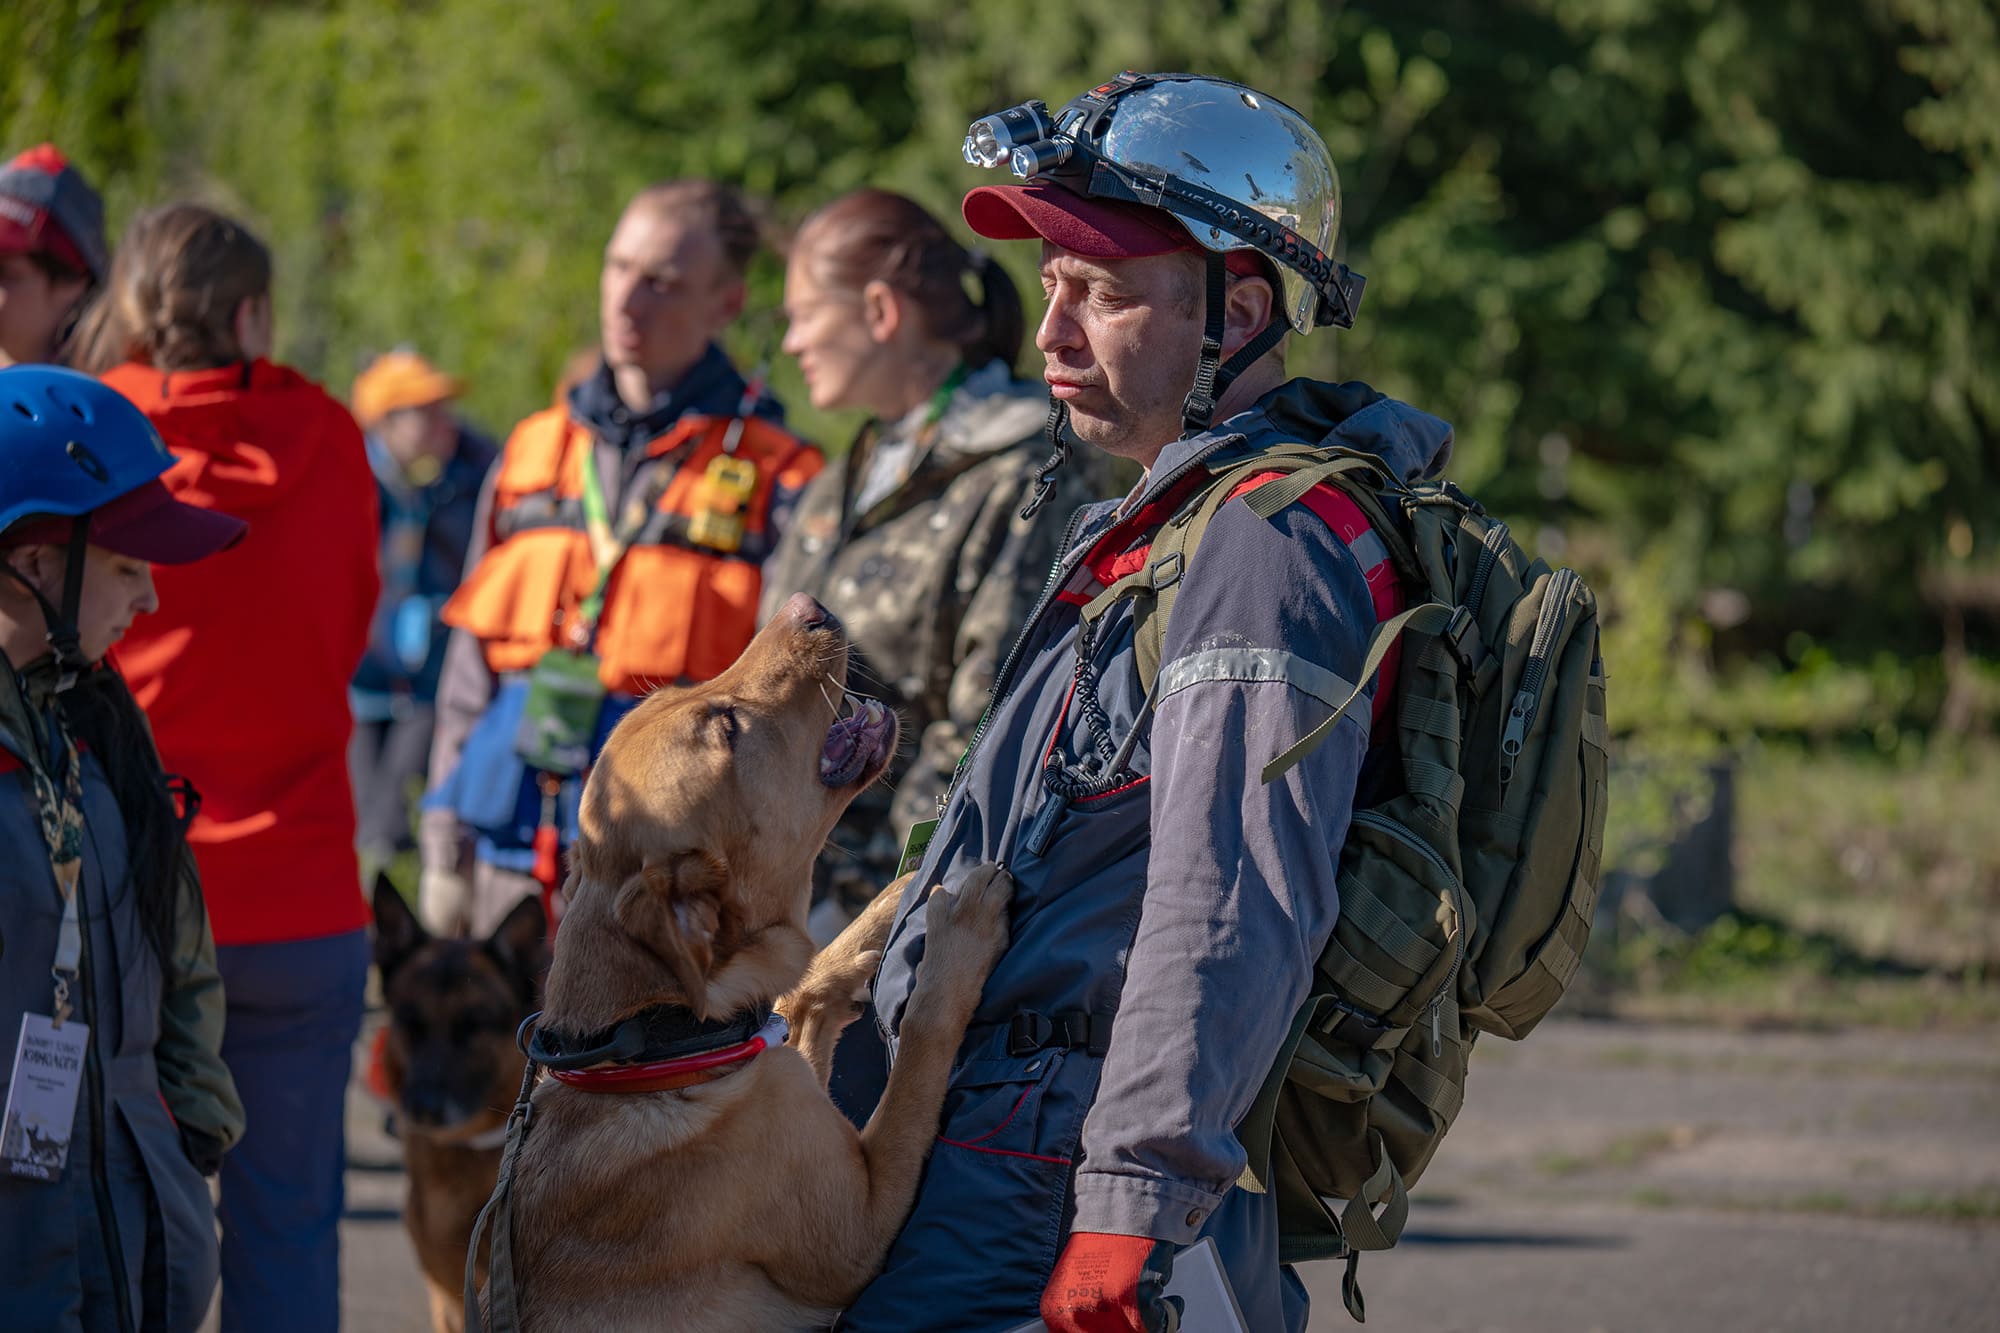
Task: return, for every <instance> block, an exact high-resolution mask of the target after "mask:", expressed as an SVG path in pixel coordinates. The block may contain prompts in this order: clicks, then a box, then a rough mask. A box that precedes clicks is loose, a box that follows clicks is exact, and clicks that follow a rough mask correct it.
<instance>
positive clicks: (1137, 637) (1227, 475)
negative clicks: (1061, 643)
mask: <svg viewBox="0 0 2000 1333" xmlns="http://www.w3.org/2000/svg"><path fill="white" fill-rule="evenodd" d="M1308 461H1309V459H1308V457H1307V456H1304V455H1300V454H1296V453H1293V452H1291V451H1290V450H1288V449H1286V450H1283V451H1282V452H1280V451H1275V450H1274V451H1272V452H1270V453H1262V454H1258V455H1256V456H1255V457H1252V458H1249V459H1245V460H1244V461H1242V462H1239V463H1236V464H1234V465H1232V466H1229V467H1227V468H1225V469H1224V470H1222V471H1220V472H1217V473H1216V474H1215V475H1214V476H1213V477H1212V478H1210V480H1209V483H1208V485H1206V486H1204V487H1202V489H1201V490H1200V491H1198V492H1197V493H1196V494H1195V495H1194V496H1193V497H1192V498H1191V499H1190V500H1189V501H1188V502H1187V504H1185V505H1183V506H1182V507H1181V509H1180V511H1179V512H1178V513H1176V514H1175V515H1174V516H1173V517H1172V518H1170V519H1168V520H1167V522H1166V524H1165V525H1164V526H1163V527H1161V529H1160V530H1159V532H1158V533H1157V534H1155V535H1154V537H1153V549H1152V553H1151V557H1150V558H1149V559H1148V560H1147V561H1146V564H1145V566H1144V567H1143V568H1141V569H1139V570H1138V571H1136V572H1135V573H1133V574H1129V575H1127V576H1126V577H1125V578H1123V579H1120V580H1119V581H1118V582H1117V583H1114V584H1113V585H1112V586H1111V587H1109V588H1106V589H1105V590H1104V591H1103V592H1101V593H1099V594H1098V595H1097V597H1096V599H1094V600H1093V602H1092V606H1097V603H1098V602H1102V603H1103V604H1104V605H1103V606H1101V607H1098V608H1097V614H1099V615H1102V614H1103V613H1104V611H1105V610H1108V609H1109V608H1110V604H1111V603H1112V602H1115V601H1117V600H1118V598H1119V597H1120V596H1123V595H1126V590H1124V589H1123V588H1122V585H1124V584H1126V583H1127V582H1129V581H1131V580H1141V581H1142V582H1143V583H1144V592H1146V593H1150V597H1149V598H1147V600H1144V601H1141V602H1139V603H1137V604H1136V605H1135V606H1134V608H1133V612H1134V623H1133V627H1132V652H1133V656H1134V657H1135V658H1136V659H1137V663H1138V668H1139V684H1140V687H1141V688H1142V689H1144V690H1145V692H1146V693H1147V694H1148V695H1149V696H1150V695H1151V694H1152V692H1153V682H1154V681H1156V680H1158V679H1159V675H1160V665H1161V659H1162V658H1163V657H1164V656H1165V655H1166V648H1167V619H1168V617H1169V616H1170V615H1171V614H1172V613H1173V609H1174V599H1175V598H1176V597H1177V596H1178V595H1179V593H1180V581H1181V577H1182V576H1183V575H1184V574H1186V573H1187V565H1188V561H1189V560H1191V559H1192V558H1193V557H1194V552H1195V548H1196V547H1197V546H1199V545H1201V539H1202V536H1203V534H1205V533H1206V532H1207V531H1208V525H1209V524H1210V523H1211V522H1213V521H1214V519H1215V516H1216V514H1217V513H1218V512H1219V511H1220V510H1221V508H1222V506H1223V505H1225V504H1228V503H1229V500H1230V497H1231V496H1233V495H1235V494H1236V491H1237V488H1238V487H1240V486H1241V485H1242V484H1243V483H1244V482H1246V481H1249V480H1250V479H1251V478H1252V477H1256V476H1260V475H1263V474H1265V473H1270V472H1291V471H1292V470H1293V469H1294V468H1298V467H1302V466H1305V465H1306V463H1307V462H1308ZM1275 484H1276V483H1271V482H1267V483H1266V486H1270V485H1275ZM1258 489H1259V490H1262V489H1265V487H1259V488H1258ZM1251 493H1252V494H1253V495H1254V494H1256V492H1255V491H1253V492H1251ZM1090 614H1091V607H1086V608H1084V615H1085V616H1086V617H1088V616H1090Z"/></svg>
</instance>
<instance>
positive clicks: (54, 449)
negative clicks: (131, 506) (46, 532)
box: [0, 366, 174, 532]
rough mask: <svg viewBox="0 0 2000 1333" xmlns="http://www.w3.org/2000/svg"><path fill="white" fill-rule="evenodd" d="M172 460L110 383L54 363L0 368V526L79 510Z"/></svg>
mask: <svg viewBox="0 0 2000 1333" xmlns="http://www.w3.org/2000/svg"><path fill="white" fill-rule="evenodd" d="M173 465H174V456H173V455H172V454H171V453H168V452H167V446H166V443H165V442H164V441H163V440H161V439H160V432H159V431H157V430H155V429H153V423H152V422H150V421H148V420H146V414H145V413H144V412H141V411H140V410H139V409H138V408H137V407H135V406H134V405H133V403H132V401H131V399H129V398H127V397H126V396H125V395H124V394H122V393H120V392H118V391H117V390H116V389H114V388H112V387H111V386H110V385H108V384H100V383H99V382H98V381H96V380H94V379H92V378H90V376H88V375H83V374H79V373H78V372H76V371H74V370H65V369H63V368H62V367H60V366H11V367H9V368H8V369H6V370H0V478H4V480H0V532H4V531H6V530H7V529H8V528H11V527H13V526H14V524H15V523H17V522H19V521H20V520H22V519H24V518H28V517H30V516H33V515H60V516H63V517H72V516H74V515H77V514H87V513H89V512H90V511H91V510H93V509H97V508H100V507H102V506H104V505H107V504H109V503H111V502H112V501H113V500H116V499H117V498H118V497H119V496H121V495H124V494H126V493H128V492H130V491H135V490H137V489H138V488H139V487H141V486H143V485H145V484H146V483H147V482H149V481H152V480H153V479H154V478H156V477H158V476H159V475H160V474H161V473H163V472H165V471H166V470H167V469H168V468H170V467H172V466H173Z"/></svg>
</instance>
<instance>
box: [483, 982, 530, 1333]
mask: <svg viewBox="0 0 2000 1333" xmlns="http://www.w3.org/2000/svg"><path fill="white" fill-rule="evenodd" d="M540 1017H541V1015H540V1014H538V1013H537V1014H530V1015H529V1016H528V1017H527V1018H525V1019H523V1020H521V1026H520V1027H519V1028H518V1029H516V1031H515V1033H514V1042H515V1044H516V1045H517V1046H519V1047H520V1048H521V1053H522V1054H523V1055H527V1057H528V1067H527V1069H526V1070H524V1071H523V1072H522V1074H521V1095H520V1096H519V1097H517V1098H516V1099H515V1101H514V1109H513V1110H512V1111H509V1112H508V1113H507V1147H506V1150H505V1151H504V1152H502V1153H501V1154H500V1176H499V1178H498V1179H497V1180H496V1181H495V1182H494V1184H493V1197H492V1198H490V1199H488V1200H487V1201H486V1206H485V1207H484V1208H482V1209H480V1210H479V1220H478V1221H476V1222H474V1223H473V1224H472V1243H471V1244H469V1245H467V1246H466V1247H465V1326H466V1328H468V1329H472V1330H484V1333H520V1330H521V1307H520V1293H519V1292H518V1291H517V1290H516V1289H515V1286H514V1198H513V1196H514V1164H515V1163H516V1162H518V1161H519V1160H520V1157H521V1145H522V1144H523V1143H524V1142H526V1141H527V1138H528V1130H529V1128H530V1127H532V1126H533V1124H534V1121H535V1106H534V1101H533V1098H534V1094H535V1080H536V1077H537V1076H538V1075H540V1073H541V1072H542V1067H541V1065H540V1063H538V1062H537V1061H536V1059H535V1057H534V1056H533V1055H528V1035H527V1034H528V1025H529V1024H531V1023H533V1022H534V1021H535V1020H536V1019H537V1018H540ZM489 1222H490V1223H492V1225H493V1250H492V1254H491V1255H490V1257H489V1259H488V1262H487V1265H486V1309H485V1310H481V1309H480V1308H479V1242H480V1240H481V1239H482V1238H483V1237H484V1236H485V1234H486V1226H487V1224H488V1223H489Z"/></svg>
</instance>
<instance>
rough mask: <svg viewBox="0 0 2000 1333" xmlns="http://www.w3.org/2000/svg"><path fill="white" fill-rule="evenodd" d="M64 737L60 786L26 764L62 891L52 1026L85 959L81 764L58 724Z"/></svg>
mask: <svg viewBox="0 0 2000 1333" xmlns="http://www.w3.org/2000/svg"><path fill="white" fill-rule="evenodd" d="M56 732H57V735H58V737H59V738H60V740H61V741H62V757H63V759H64V761H65V765H66V768H65V771H64V774H63V782H62V787H61V789H60V790H58V789H57V787H56V782H55V779H54V778H53V777H51V776H50V775H49V774H47V773H45V772H43V771H42V769H41V768H40V767H39V766H38V765H33V764H31V765H29V771H30V772H31V773H32V775H33V778H34V785H35V805H36V808H37V811H38V812H39V814H40V816H41V820H40V822H41V826H42V841H44V842H45V843H47V844H48V852H49V869H50V870H52V871H54V872H55V877H56V892H57V893H59V894H61V895H62V900H63V915H62V925H61V927H60V928H59V929H58V931H57V933H56V956H55V961H54V963H52V964H51V965H50V967H49V976H50V977H51V979H53V980H54V982H55V1014H54V1018H55V1026H57V1027H61V1026H62V1025H63V1020H64V1019H66V1018H68V1017H69V1015H70V1002H69V992H70V987H71V985H72V984H73V983H74V982H75V981H76V977H77V971H78V969H79V967H80V966H81V965H82V960H83V931H82V929H81V927H80V926H79V925H78V922H77V901H76V900H77V892H76V889H77V882H78V880H79V879H80V878H81V877H82V874H83V779H82V776H81V775H82V772H83V765H82V763H81V762H80V761H79V760H78V758H77V753H76V740H75V738H73V737H72V736H71V735H70V734H69V728H67V727H65V726H63V725H62V723H61V722H60V721H58V722H57V723H56Z"/></svg>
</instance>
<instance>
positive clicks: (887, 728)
mask: <svg viewBox="0 0 2000 1333" xmlns="http://www.w3.org/2000/svg"><path fill="white" fill-rule="evenodd" d="M841 702H842V706H843V708H844V709H845V710H846V711H844V712H843V714H842V715H841V716H840V717H838V718H836V719H834V723H833V725H832V726H830V727H828V728H827V729H826V743H825V744H824V745H822V746H820V750H819V780H820V781H821V782H822V783H824V784H825V785H826V786H829V787H845V786H848V785H850V784H852V783H854V782H857V781H860V780H861V779H863V778H864V777H865V778H867V779H869V780H871V781H872V780H873V779H874V777H875V776H876V775H877V774H878V773H880V772H881V771H882V770H883V769H884V768H887V767H888V765H889V751H890V750H891V748H892V747H893V746H894V745H895V743H896V718H895V715H894V714H892V713H891V712H890V711H889V710H888V709H887V708H884V707H883V706H882V705H881V704H880V703H878V702H877V701H876V700H874V699H864V698H862V697H861V696H859V695H856V694H849V695H846V696H845V697H844V698H843V699H842V701H841Z"/></svg>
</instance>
